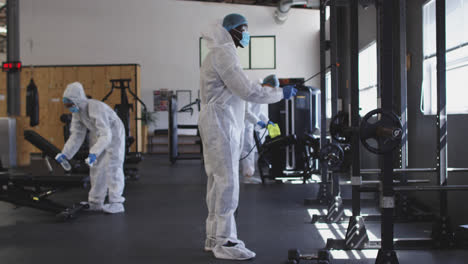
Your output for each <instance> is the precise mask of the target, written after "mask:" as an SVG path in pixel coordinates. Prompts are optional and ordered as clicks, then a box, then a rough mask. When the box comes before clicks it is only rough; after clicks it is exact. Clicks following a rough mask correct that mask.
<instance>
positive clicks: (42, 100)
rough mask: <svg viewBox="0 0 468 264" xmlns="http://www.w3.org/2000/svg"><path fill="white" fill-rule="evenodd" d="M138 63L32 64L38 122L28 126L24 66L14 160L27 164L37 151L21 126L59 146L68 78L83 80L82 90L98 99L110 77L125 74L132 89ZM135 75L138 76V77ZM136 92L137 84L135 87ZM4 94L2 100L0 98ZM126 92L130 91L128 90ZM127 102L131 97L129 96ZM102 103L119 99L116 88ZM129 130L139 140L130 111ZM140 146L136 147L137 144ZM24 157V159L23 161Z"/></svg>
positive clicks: (0, 89)
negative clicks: (89, 64) (64, 94)
mask: <svg viewBox="0 0 468 264" xmlns="http://www.w3.org/2000/svg"><path fill="white" fill-rule="evenodd" d="M139 68H140V67H139V66H137V65H91V66H79V65H77V66H36V67H34V68H33V78H34V82H35V83H36V86H37V87H38V92H39V125H38V126H36V127H34V128H31V127H30V126H29V118H27V117H26V88H27V86H28V85H29V82H30V80H31V68H29V67H28V66H25V67H24V68H23V70H22V72H21V85H20V89H21V116H20V117H18V118H17V120H18V121H17V127H18V129H17V131H18V142H17V153H18V162H19V164H21V165H27V164H29V157H30V153H38V152H39V150H38V149H36V148H35V147H34V146H33V145H31V144H30V143H29V142H27V141H25V140H24V138H23V134H22V133H23V131H24V130H25V129H32V130H35V131H36V132H38V133H39V134H40V135H41V136H43V137H44V138H46V139H47V140H49V141H51V142H52V143H53V144H54V145H56V146H57V147H58V148H63V145H64V138H63V125H64V124H63V123H62V122H61V121H60V116H61V115H62V114H64V113H69V112H68V110H66V109H65V107H64V106H63V103H62V96H63V92H64V90H65V88H66V86H67V85H68V84H70V83H72V82H75V81H79V82H81V83H82V84H83V87H84V89H85V93H86V94H87V95H90V96H91V97H92V98H93V99H96V100H102V99H103V98H104V96H105V95H106V94H107V93H108V92H109V91H110V90H111V83H110V80H111V79H120V78H129V79H132V81H131V83H130V84H131V89H132V92H135V84H136V79H135V76H136V75H137V76H138V75H139V74H140V72H139ZM138 78H139V77H138ZM138 85H139V82H138ZM136 90H137V91H138V92H137V95H138V96H140V88H139V87H138V88H137V89H136ZM2 95H4V100H1V99H2ZM128 95H129V96H130V94H128ZM129 102H130V103H133V102H134V100H133V99H132V98H130V97H129ZM106 103H107V104H108V105H109V106H110V107H111V108H114V106H115V104H118V103H120V91H119V90H114V92H113V93H112V95H111V96H110V97H109V99H108V100H107V101H106ZM4 116H7V113H6V74H5V73H3V72H0V117H4ZM130 117H131V123H130V130H131V134H132V135H133V136H137V137H138V141H139V142H141V129H140V128H139V129H138V135H135V134H136V132H135V131H136V127H137V126H138V124H137V123H138V122H135V120H134V117H135V113H134V112H131V114H130ZM138 149H140V148H138ZM136 150H137V146H136V144H134V145H133V146H132V151H136ZM26 161H28V162H26Z"/></svg>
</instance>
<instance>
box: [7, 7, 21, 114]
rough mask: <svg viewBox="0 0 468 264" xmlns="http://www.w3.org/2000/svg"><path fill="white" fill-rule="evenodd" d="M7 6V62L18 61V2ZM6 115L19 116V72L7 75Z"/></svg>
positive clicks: (10, 72)
mask: <svg viewBox="0 0 468 264" xmlns="http://www.w3.org/2000/svg"><path fill="white" fill-rule="evenodd" d="M6 6H7V32H8V33H7V61H20V32H19V1H18V0H8V1H7V3H6ZM7 113H8V115H9V116H18V115H20V114H21V94H20V72H19V71H9V72H8V73H7Z"/></svg>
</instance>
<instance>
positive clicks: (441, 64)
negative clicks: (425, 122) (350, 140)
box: [436, 0, 447, 216]
mask: <svg viewBox="0 0 468 264" xmlns="http://www.w3.org/2000/svg"><path fill="white" fill-rule="evenodd" d="M436 36H437V42H436V44H437V99H438V100H437V113H438V114H437V150H438V155H437V159H438V160H437V176H438V182H439V185H441V186H443V185H447V107H446V106H447V87H446V76H445V75H446V67H447V66H446V60H445V56H446V55H445V50H446V44H445V0H436ZM440 194H441V197H440V198H441V199H440V203H441V212H440V214H441V215H445V216H446V215H447V192H444V191H442V192H441V193H440Z"/></svg>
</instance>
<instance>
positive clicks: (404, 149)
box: [399, 0, 408, 169]
mask: <svg viewBox="0 0 468 264" xmlns="http://www.w3.org/2000/svg"><path fill="white" fill-rule="evenodd" d="M399 18H400V21H399V29H400V30H399V32H400V37H399V43H400V45H399V46H400V50H399V56H400V69H399V70H400V114H401V124H402V126H403V135H402V138H401V158H400V160H401V164H400V168H402V169H406V167H408V124H407V121H408V99H407V98H408V89H407V79H408V76H407V68H406V67H407V65H406V0H399Z"/></svg>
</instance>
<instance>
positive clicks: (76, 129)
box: [62, 82, 125, 205]
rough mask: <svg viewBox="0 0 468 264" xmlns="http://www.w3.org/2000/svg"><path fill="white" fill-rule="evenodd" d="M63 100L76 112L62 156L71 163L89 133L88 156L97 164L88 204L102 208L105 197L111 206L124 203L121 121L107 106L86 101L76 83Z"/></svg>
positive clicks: (95, 101)
mask: <svg viewBox="0 0 468 264" xmlns="http://www.w3.org/2000/svg"><path fill="white" fill-rule="evenodd" d="M63 97H66V98H68V99H70V100H71V101H72V102H73V103H74V104H75V105H76V106H78V108H79V112H77V113H72V122H71V127H70V137H69V138H68V140H67V142H66V143H65V146H64V148H63V151H62V153H63V154H65V156H66V157H67V158H69V159H71V158H72V157H73V156H74V155H75V154H76V152H77V151H78V150H79V148H80V146H81V145H82V144H83V141H84V139H85V137H86V131H87V129H88V130H89V132H90V137H89V141H90V142H89V144H90V149H89V153H92V154H95V155H96V156H97V160H96V163H95V164H94V166H93V167H91V168H90V180H91V190H90V191H89V195H88V201H89V202H90V203H95V204H100V205H102V204H103V203H104V199H105V198H106V195H107V193H108V195H109V203H110V204H112V203H123V202H124V201H125V198H124V197H123V196H122V193H123V190H124V186H125V176H124V173H123V163H124V158H125V129H124V126H123V123H122V121H121V120H120V118H119V117H118V115H117V114H116V113H115V111H114V110H112V108H110V107H109V106H108V105H107V104H105V103H103V102H101V101H98V100H93V99H88V98H87V97H86V95H85V93H84V90H83V86H82V85H81V84H80V83H78V82H74V83H72V84H69V85H68V86H67V88H66V89H65V92H64V93H63Z"/></svg>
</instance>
